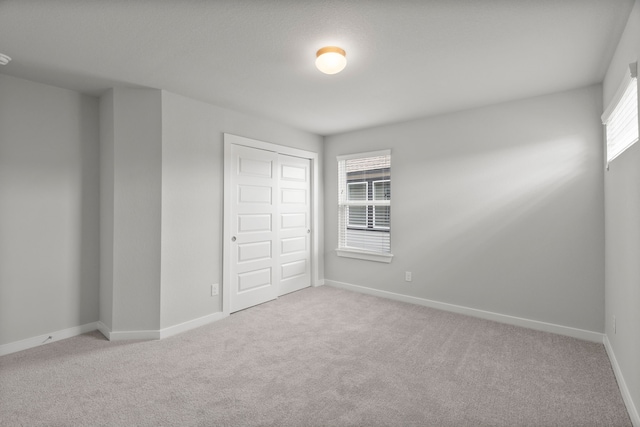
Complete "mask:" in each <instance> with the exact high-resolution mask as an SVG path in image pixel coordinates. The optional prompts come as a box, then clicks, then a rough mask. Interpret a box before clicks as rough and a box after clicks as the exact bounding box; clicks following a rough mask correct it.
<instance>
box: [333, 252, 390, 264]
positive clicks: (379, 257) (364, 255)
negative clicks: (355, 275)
mask: <svg viewBox="0 0 640 427" xmlns="http://www.w3.org/2000/svg"><path fill="white" fill-rule="evenodd" d="M336 254H337V255H338V256H339V257H345V258H356V259H363V260H365V261H375V262H384V263H387V264H389V263H390V262H391V259H393V254H382V253H379V252H369V251H361V250H357V249H345V248H340V249H336Z"/></svg>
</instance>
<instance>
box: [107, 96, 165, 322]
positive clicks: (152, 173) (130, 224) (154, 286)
mask: <svg viewBox="0 0 640 427" xmlns="http://www.w3.org/2000/svg"><path fill="white" fill-rule="evenodd" d="M113 105H114V110H113V117H114V126H113V134H114V155H113V167H114V181H113V188H114V196H113V197H114V198H113V213H112V214H113V223H114V227H113V273H112V274H113V312H112V313H113V319H112V323H113V329H112V330H114V331H131V330H158V329H159V327H160V229H161V223H160V218H161V212H160V208H161V202H160V197H161V191H162V188H161V187H162V175H161V167H162V166H161V161H162V149H161V145H160V144H161V142H162V111H161V91H159V90H156V89H129V88H127V89H125V88H116V89H114V90H113ZM101 125H102V126H105V125H107V124H106V123H101Z"/></svg>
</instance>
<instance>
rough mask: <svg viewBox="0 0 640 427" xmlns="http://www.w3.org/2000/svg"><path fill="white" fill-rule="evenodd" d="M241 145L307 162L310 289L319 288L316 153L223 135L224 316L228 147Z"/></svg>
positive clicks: (225, 302) (227, 303)
mask: <svg viewBox="0 0 640 427" xmlns="http://www.w3.org/2000/svg"><path fill="white" fill-rule="evenodd" d="M232 144H235V145H243V146H245V147H251V148H258V149H261V150H266V151H272V152H275V153H279V154H286V155H289V156H295V157H301V158H303V159H309V160H310V161H311V286H319V285H320V284H321V282H320V278H319V276H318V274H319V270H318V257H319V253H320V250H319V236H318V232H319V227H318V217H319V215H318V208H319V203H318V196H319V189H318V186H319V167H318V166H319V165H318V153H314V152H312V151H306V150H300V149H298V148H292V147H287V146H284V145H278V144H272V143H270V142H264V141H258V140H257V139H250V138H245V137H243V136H238V135H233V134H230V133H225V134H224V197H223V201H224V207H223V209H224V216H223V221H222V242H223V243H222V312H223V313H224V314H225V315H229V314H230V309H231V299H230V286H231V284H230V283H231V275H230V274H231V272H230V268H229V265H228V264H229V263H230V259H231V258H230V256H229V254H230V253H231V252H230V251H231V237H232V236H233V230H231V229H230V228H229V227H228V225H229V224H231V200H230V197H231V188H230V185H231V162H232V161H233V159H232V156H231V145H232Z"/></svg>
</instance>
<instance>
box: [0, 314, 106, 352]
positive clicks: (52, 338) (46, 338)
mask: <svg viewBox="0 0 640 427" xmlns="http://www.w3.org/2000/svg"><path fill="white" fill-rule="evenodd" d="M97 323H98V322H91V323H86V324H84V325H80V326H74V327H73V328H67V329H62V330H60V331H55V332H50V333H48V334H44V335H38V336H35V337H32V338H27V339H24V340H21V341H15V342H10V343H8V344H3V345H0V356H4V355H6V354H11V353H15V352H18V351H22V350H27V349H30V348H34V347H38V346H41V345H44V344H49V343H52V342H56V341H60V340H63V339H66V338H71V337H75V336H77V335H81V334H86V333H87V332H91V331H95V330H96V329H97Z"/></svg>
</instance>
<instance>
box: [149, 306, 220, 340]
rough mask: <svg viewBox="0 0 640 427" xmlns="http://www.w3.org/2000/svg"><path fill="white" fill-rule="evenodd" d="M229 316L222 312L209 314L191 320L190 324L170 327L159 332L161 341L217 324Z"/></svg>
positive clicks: (185, 323)
mask: <svg viewBox="0 0 640 427" xmlns="http://www.w3.org/2000/svg"><path fill="white" fill-rule="evenodd" d="M228 316H229V314H228V313H224V312H222V311H220V312H217V313H213V314H209V315H207V316H203V317H199V318H197V319H193V320H189V321H188V322H184V323H180V324H178V325H174V326H169V327H168V328H164V329H161V330H160V331H159V332H160V339H163V338H167V337H170V336H172V335H176V334H179V333H182V332H186V331H188V330H190V329H195V328H199V327H200V326H204V325H207V324H209V323H213V322H217V321H218V320H222V319H224V318H225V317H228Z"/></svg>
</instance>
